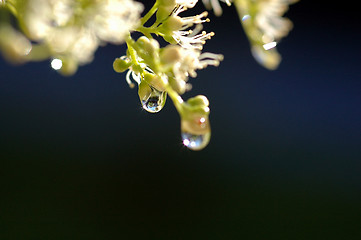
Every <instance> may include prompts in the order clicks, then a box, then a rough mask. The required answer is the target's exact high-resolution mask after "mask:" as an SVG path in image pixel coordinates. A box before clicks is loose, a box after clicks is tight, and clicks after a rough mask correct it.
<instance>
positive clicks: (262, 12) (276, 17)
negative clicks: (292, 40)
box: [255, 0, 296, 43]
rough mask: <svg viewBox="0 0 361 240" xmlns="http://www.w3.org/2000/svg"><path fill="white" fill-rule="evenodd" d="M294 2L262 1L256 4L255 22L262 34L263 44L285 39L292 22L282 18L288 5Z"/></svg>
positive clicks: (281, 0)
mask: <svg viewBox="0 0 361 240" xmlns="http://www.w3.org/2000/svg"><path fill="white" fill-rule="evenodd" d="M294 2H296V0H267V1H265V0H263V1H259V3H258V12H257V15H256V17H255V22H256V24H257V26H258V28H259V29H260V30H261V31H262V32H263V34H264V37H265V38H268V39H265V43H268V42H271V41H274V40H277V39H281V38H282V37H285V36H286V35H287V34H288V32H289V31H290V30H291V28H292V22H291V21H290V20H289V19H287V18H284V17H282V16H283V14H284V13H285V12H286V11H287V10H288V5H289V4H292V3H294Z"/></svg>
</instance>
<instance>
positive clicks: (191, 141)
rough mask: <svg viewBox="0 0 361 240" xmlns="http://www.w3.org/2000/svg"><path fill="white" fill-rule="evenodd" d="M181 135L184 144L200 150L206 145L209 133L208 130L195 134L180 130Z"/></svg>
mask: <svg viewBox="0 0 361 240" xmlns="http://www.w3.org/2000/svg"><path fill="white" fill-rule="evenodd" d="M181 135H182V140H183V144H184V146H186V147H187V148H189V149H192V150H201V149H203V148H204V147H205V146H207V144H208V142H209V140H210V135H211V134H210V132H207V133H205V134H200V135H196V134H191V133H188V132H182V134H181Z"/></svg>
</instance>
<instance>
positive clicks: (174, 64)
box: [0, 0, 296, 150]
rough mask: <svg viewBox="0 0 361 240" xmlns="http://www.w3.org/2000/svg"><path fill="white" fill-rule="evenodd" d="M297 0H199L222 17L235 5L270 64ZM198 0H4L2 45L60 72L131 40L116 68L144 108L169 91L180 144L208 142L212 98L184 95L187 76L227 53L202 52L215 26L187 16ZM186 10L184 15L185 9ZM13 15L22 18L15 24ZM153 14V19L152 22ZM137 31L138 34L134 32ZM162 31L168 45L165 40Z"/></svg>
mask: <svg viewBox="0 0 361 240" xmlns="http://www.w3.org/2000/svg"><path fill="white" fill-rule="evenodd" d="M295 1H296V0H202V2H203V4H204V5H205V6H206V8H208V9H213V11H214V14H215V15H217V16H220V15H221V14H222V8H221V5H220V2H223V3H225V4H227V5H228V6H230V5H231V4H232V3H234V5H235V6H236V8H237V10H238V13H239V16H240V19H241V22H242V26H243V28H244V29H245V32H246V35H247V37H248V38H249V41H250V43H251V50H252V53H253V55H254V57H255V59H256V60H257V61H258V62H259V63H260V64H261V65H263V66H265V67H266V68H268V69H275V68H276V67H277V66H278V64H279V62H280V55H279V54H278V52H277V50H276V48H275V47H276V45H277V43H278V42H279V41H280V39H281V38H283V37H284V36H286V35H287V34H288V32H289V30H290V29H291V28H292V23H291V22H290V21H289V20H288V19H286V18H283V17H282V15H283V14H284V13H285V11H286V10H287V9H288V5H289V4H291V3H293V2H295ZM197 3H198V0H156V1H155V3H154V5H153V7H152V8H151V9H150V10H149V11H148V12H147V13H146V14H145V15H144V16H143V17H141V13H142V11H143V9H144V6H143V5H142V4H141V3H139V2H136V1H134V0H0V16H1V17H0V50H1V53H2V54H3V56H4V57H5V58H6V59H7V60H9V61H10V62H13V63H23V62H27V61H40V60H45V59H50V60H51V66H52V67H53V68H54V69H55V70H58V71H59V72H60V73H62V74H63V75H72V74H74V73H75V72H76V71H77V69H78V66H81V65H84V64H87V63H90V62H91V61H92V60H93V57H94V53H95V51H96V50H97V48H98V47H99V46H100V45H104V44H106V43H112V44H122V43H124V42H125V43H126V45H127V51H126V54H124V55H123V56H121V57H119V58H116V59H115V60H114V62H113V68H114V70H115V71H116V72H119V73H122V72H127V73H126V76H125V78H126V81H127V83H128V84H129V86H130V87H134V86H135V85H137V86H138V95H139V99H140V102H141V104H142V106H143V108H144V109H145V110H147V111H148V112H151V113H156V112H159V111H160V110H161V109H162V108H163V106H164V104H165V102H166V99H167V97H169V98H170V99H171V100H172V102H173V104H174V106H175V107H176V109H177V111H178V112H179V115H180V118H181V136H182V141H183V144H184V145H185V146H186V147H188V148H190V149H192V150H200V149H203V148H204V147H205V146H206V145H207V144H208V142H209V140H210V135H211V129H210V124H209V113H210V109H209V102H208V99H207V98H206V97H205V96H203V95H198V96H196V97H193V98H190V99H188V100H187V101H184V100H183V98H182V97H181V96H182V95H183V94H184V93H185V92H186V91H188V90H190V89H191V84H190V83H189V79H190V78H195V77H196V76H197V71H198V70H200V69H204V68H206V67H207V66H218V65H219V64H220V61H222V60H223V55H221V54H214V53H209V52H202V50H203V45H204V44H205V43H206V41H207V40H209V39H211V38H212V37H213V36H214V35H215V34H214V32H206V31H203V23H207V22H209V21H210V19H209V18H208V12H201V13H200V14H196V15H194V16H187V17H184V16H183V15H184V13H185V12H186V11H187V10H188V9H190V8H193V7H194V6H195V5H196V4H197ZM181 15H182V16H181ZM14 19H16V20H17V23H16V24H14V21H13V20H14ZM151 21H153V22H151ZM133 32H138V33H140V34H142V36H141V37H137V38H136V39H135V38H133V36H134V35H135V34H133ZM159 38H163V40H165V41H166V42H168V45H165V46H160V44H159V42H158V40H159Z"/></svg>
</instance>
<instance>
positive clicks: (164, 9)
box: [156, 4, 175, 23]
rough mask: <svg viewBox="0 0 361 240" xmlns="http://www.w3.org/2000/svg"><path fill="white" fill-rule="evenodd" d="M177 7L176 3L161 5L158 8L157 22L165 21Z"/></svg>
mask: <svg viewBox="0 0 361 240" xmlns="http://www.w3.org/2000/svg"><path fill="white" fill-rule="evenodd" d="M174 7H175V4H174V5H168V6H166V5H160V6H159V8H158V11H157V13H156V17H157V22H159V23H161V22H163V21H164V20H165V19H166V18H167V17H169V16H170V14H171V12H172V11H173V9H174Z"/></svg>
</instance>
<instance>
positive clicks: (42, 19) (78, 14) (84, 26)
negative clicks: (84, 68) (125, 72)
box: [24, 0, 143, 64]
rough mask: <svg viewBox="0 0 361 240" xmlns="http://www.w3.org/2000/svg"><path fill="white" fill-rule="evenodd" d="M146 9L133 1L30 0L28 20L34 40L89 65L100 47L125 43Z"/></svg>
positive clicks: (27, 27) (27, 9)
mask: <svg viewBox="0 0 361 240" xmlns="http://www.w3.org/2000/svg"><path fill="white" fill-rule="evenodd" d="M142 10H143V6H142V5H141V4H140V3H137V2H134V1H132V0H101V1H91V2H90V3H88V4H87V5H84V3H82V1H74V0H29V1H28V5H27V8H26V12H25V16H24V25H25V27H26V32H27V33H28V35H29V37H30V38H31V39H32V40H35V41H39V42H44V43H45V44H46V45H47V46H48V48H49V49H50V51H51V52H52V53H53V54H55V55H61V56H63V55H64V56H66V57H70V58H72V59H74V60H75V61H76V62H78V63H79V64H85V63H89V62H91V61H92V59H93V54H94V52H95V50H96V49H97V47H98V46H99V44H102V43H103V42H111V43H115V44H120V43H123V42H124V40H125V36H126V35H127V34H128V33H129V31H131V29H134V27H135V26H136V25H137V24H138V22H139V19H140V13H141V11H142Z"/></svg>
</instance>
